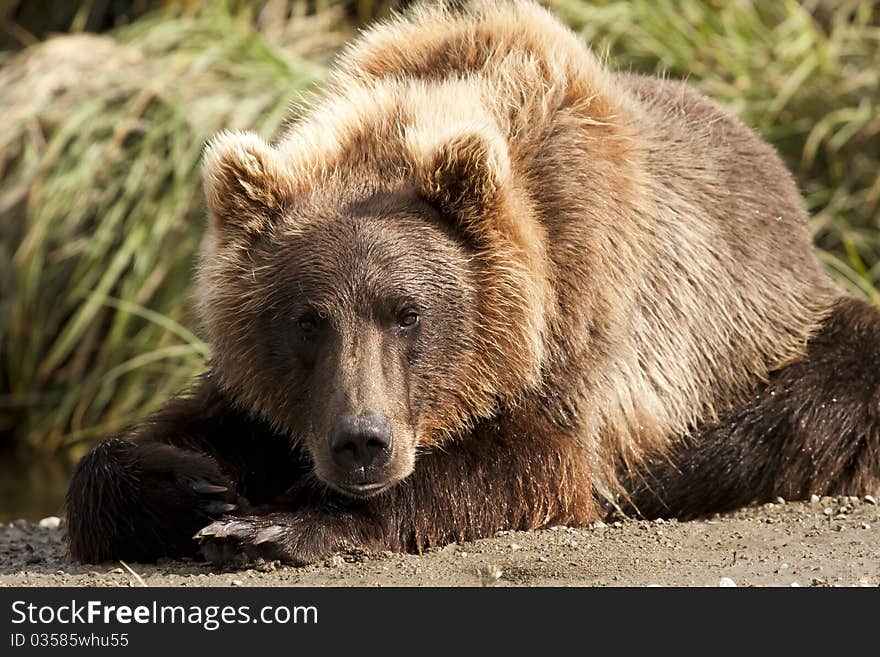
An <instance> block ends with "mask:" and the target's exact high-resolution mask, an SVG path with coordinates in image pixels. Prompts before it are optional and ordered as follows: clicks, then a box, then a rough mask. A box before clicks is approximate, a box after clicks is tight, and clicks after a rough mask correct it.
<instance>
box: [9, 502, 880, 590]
mask: <svg viewBox="0 0 880 657" xmlns="http://www.w3.org/2000/svg"><path fill="white" fill-rule="evenodd" d="M869 498H870V499H869ZM873 500H874V498H873V497H871V496H866V497H858V498H857V497H845V496H841V497H834V498H832V497H823V498H820V499H819V500H818V501H812V500H811V502H794V501H791V500H788V501H786V502H785V503H784V504H782V503H781V502H779V501H777V502H775V503H771V504H763V505H759V506H754V507H750V508H748V509H741V510H739V511H736V512H733V513H730V514H724V515H720V516H714V517H711V518H706V519H703V520H697V521H692V522H678V521H676V520H662V521H653V522H652V521H644V520H623V521H620V520H617V521H615V522H613V523H611V524H606V523H598V522H597V523H593V524H592V525H591V526H590V527H584V528H570V527H555V528H553V529H552V530H545V531H536V532H510V531H505V532H499V535H498V536H496V537H494V538H489V539H484V540H481V541H473V542H468V543H463V544H453V545H450V546H447V547H445V548H442V549H438V550H431V551H428V552H426V553H425V554H423V555H404V554H393V553H390V552H383V553H381V554H373V555H371V554H367V553H365V552H364V551H363V550H351V551H348V552H344V553H341V554H339V555H334V556H332V557H330V558H328V559H326V560H325V561H323V562H321V563H317V564H313V565H310V566H306V567H301V568H297V567H291V566H284V565H280V564H277V563H273V562H270V563H260V564H256V565H254V566H253V567H251V568H249V569H244V570H235V571H224V570H221V569H217V568H215V567H213V566H211V565H210V564H205V563H202V562H199V561H193V560H183V561H171V560H163V561H162V562H160V563H158V564H128V567H130V568H131V570H128V569H127V568H126V567H124V566H123V564H121V563H120V562H111V563H105V564H98V565H82V564H75V563H72V562H71V561H69V559H68V558H67V557H66V555H65V547H64V540H63V537H64V521H63V520H62V519H58V518H54V519H53V518H45V519H43V520H42V521H38V522H28V521H24V520H17V521H15V522H13V523H11V524H2V525H0V586H141V585H144V584H145V585H147V586H496V587H497V586H584V585H586V586H650V585H659V586H738V587H743V586H785V587H789V586H872V587H876V586H880V558H878V545H880V507H878V506H877V504H876V501H873ZM817 502H818V503H817ZM843 508H846V509H847V513H845V514H844V513H841V510H842V509H843ZM829 509H830V510H831V513H826V511H827V510H829ZM56 521H57V522H56ZM142 582H143V584H142Z"/></svg>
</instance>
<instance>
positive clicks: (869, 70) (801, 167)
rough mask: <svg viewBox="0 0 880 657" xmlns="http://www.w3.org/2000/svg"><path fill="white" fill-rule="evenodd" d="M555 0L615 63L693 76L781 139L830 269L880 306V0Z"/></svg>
mask: <svg viewBox="0 0 880 657" xmlns="http://www.w3.org/2000/svg"><path fill="white" fill-rule="evenodd" d="M545 4H547V5H548V6H550V8H551V9H553V10H554V11H556V13H557V14H558V15H559V16H560V17H562V18H563V19H564V20H566V21H567V22H568V23H569V24H570V25H571V26H572V27H573V28H574V29H575V30H576V31H578V32H579V33H580V34H581V35H582V36H583V38H584V39H585V40H586V41H587V42H588V43H589V44H591V45H592V47H593V48H594V49H596V50H598V51H599V52H604V53H606V54H607V57H608V59H609V60H610V63H611V65H612V66H613V67H614V68H617V69H624V70H628V69H632V70H635V71H641V72H644V73H654V74H657V73H659V74H664V75H668V76H670V77H674V78H683V79H687V80H688V81H689V82H690V83H692V84H694V85H696V86H697V87H699V88H701V89H702V90H703V91H704V92H705V93H706V94H707V95H709V96H710V97H712V98H714V99H716V100H718V101H720V102H721V103H723V104H725V105H726V106H727V107H729V108H730V109H732V110H733V111H734V112H735V113H736V114H737V115H739V116H740V117H741V118H742V119H743V120H744V121H745V122H746V123H747V124H748V125H750V126H751V127H753V128H755V129H756V130H758V131H759V132H760V133H761V134H762V135H763V136H764V137H765V138H766V139H767V140H769V141H770V142H771V143H773V144H774V145H775V146H776V147H777V148H778V149H779V151H780V152H781V153H782V155H783V157H784V158H785V159H786V161H787V164H788V165H789V167H790V168H791V170H792V171H793V172H794V173H795V175H796V176H797V178H798V182H799V184H800V186H801V190H802V191H803V193H804V195H805V198H806V201H807V205H808V207H809V209H810V211H811V213H812V217H813V218H812V221H811V229H812V231H813V234H814V237H815V240H816V243H817V246H818V247H819V248H820V257H821V258H822V260H823V262H824V263H825V265H826V267H827V268H828V269H829V271H830V273H831V274H832V275H833V276H834V277H835V278H836V279H837V280H838V281H839V282H840V283H841V284H842V285H843V286H844V287H846V288H847V289H848V290H849V291H850V292H852V293H853V294H856V295H858V296H861V297H864V298H866V299H869V300H871V301H873V302H874V303H876V304H878V305H880V293H878V291H877V288H878V285H880V0H813V1H809V0H808V1H805V2H795V1H794V0H781V1H780V2H770V1H767V2H752V1H751V0H732V1H730V2H720V1H714V0H674V1H673V0H626V1H619V0H618V1H614V0H598V1H595V2H579V1H578V0H548V1H547V2H545ZM768 193H773V190H768ZM779 257H780V258H784V257H785V254H784V253H780V254H779Z"/></svg>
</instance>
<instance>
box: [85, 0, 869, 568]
mask: <svg viewBox="0 0 880 657" xmlns="http://www.w3.org/2000/svg"><path fill="white" fill-rule="evenodd" d="M204 184H205V190H206V195H207V199H208V204H209V210H210V219H211V221H210V229H209V231H208V234H207V237H206V240H205V243H204V248H203V252H202V256H201V263H200V269H199V275H198V294H197V298H198V302H199V306H200V309H201V313H202V318H203V322H204V327H205V330H206V332H207V334H208V336H209V338H210V341H211V344H212V347H213V353H214V359H213V361H212V365H211V368H210V371H209V373H207V374H206V375H204V376H203V377H202V378H201V379H200V380H199V381H198V382H197V383H196V384H195V385H194V387H193V388H192V389H191V390H190V391H189V392H187V393H186V394H185V395H183V396H181V397H180V398H178V399H175V400H173V401H171V402H170V403H169V404H168V405H167V406H166V407H165V408H164V409H162V410H161V411H160V412H158V413H157V414H156V415H155V416H154V417H152V418H150V419H149V420H148V421H146V422H145V423H144V424H143V425H142V426H140V427H138V428H136V429H134V430H133V431H131V432H130V433H129V434H128V435H125V436H123V437H120V438H114V439H111V440H108V441H105V442H103V443H101V444H100V445H98V446H97V447H96V448H95V449H94V450H93V451H92V452H91V453H90V454H88V455H87V456H86V457H85V458H84V459H83V460H82V462H81V463H80V465H79V467H78V469H77V470H76V472H75V474H74V476H73V478H72V482H71V486H70V491H69V494H68V517H69V544H70V551H71V554H72V555H73V557H75V558H76V559H79V560H84V561H100V560H104V559H111V558H124V559H136V560H152V559H155V558H157V557H160V556H163V555H171V556H175V555H191V554H195V553H196V552H197V551H198V550H201V552H202V554H203V555H204V556H205V557H207V558H208V559H211V560H214V561H218V562H225V561H233V562H234V561H237V560H253V559H259V558H265V559H281V560H284V561H288V562H307V561H311V560H314V559H318V558H321V557H323V556H325V555H328V554H330V553H333V552H334V551H338V550H340V549H345V548H348V547H353V546H361V547H365V548H368V549H372V550H410V551H419V550H422V549H423V548H426V547H429V546H437V545H442V544H444V543H447V542H450V541H460V540H469V539H475V538H480V537H485V536H491V535H493V534H494V533H495V532H497V531H499V530H503V529H517V530H519V529H534V528H540V527H549V526H552V525H560V524H567V525H584V524H586V523H590V522H592V521H595V520H597V519H600V518H602V517H604V516H606V515H607V514H608V513H610V512H624V513H631V514H640V515H643V516H646V517H650V516H658V515H663V516H677V517H680V518H686V517H692V516H696V515H700V514H707V513H711V512H716V511H722V510H725V509H731V508H733V507H736V506H739V505H744V504H748V503H750V502H756V501H762V500H769V499H773V498H774V497H776V496H780V495H781V496H783V497H785V498H791V499H794V498H803V497H804V496H808V495H810V494H811V493H816V494H820V495H821V494H835V493H862V492H868V491H869V490H873V489H875V488H876V487H877V485H878V481H880V316H878V313H877V312H876V311H875V310H874V309H872V308H871V307H870V306H868V305H867V304H865V303H863V302H861V301H858V300H856V299H853V298H849V297H847V296H846V295H845V294H844V293H843V292H842V291H841V290H840V289H838V288H837V287H836V286H835V285H834V284H833V283H832V282H831V281H830V280H829V278H828V277H827V276H826V275H825V274H824V273H823V272H822V270H821V269H820V267H819V266H818V265H817V263H816V260H815V258H814V256H813V254H812V252H811V245H810V236H809V234H808V231H807V227H806V215H805V211H804V206H803V203H802V200H801V198H800V197H799V195H798V191H797V189H796V187H795V184H794V183H793V181H792V178H791V176H790V175H789V174H788V172H787V171H786V169H785V168H784V166H783V164H782V163H781V162H780V159H779V157H778V156H777V154H776V153H775V152H774V150H773V149H772V148H771V147H770V146H768V145H767V144H765V143H764V142H763V141H761V139H759V138H758V137H757V136H756V135H755V134H754V133H753V132H751V131H750V130H749V129H748V128H746V127H745V126H744V125H743V124H742V123H740V122H739V121H738V120H737V119H735V118H734V117H732V116H731V115H730V114H729V113H728V112H726V111H725V110H724V109H722V108H721V107H719V106H718V105H716V104H715V103H713V102H711V101H710V100H707V99H706V98H704V97H703V96H701V95H700V94H698V93H696V92H695V91H693V90H692V89H690V88H689V87H687V86H685V85H684V84H681V83H678V82H674V81H670V80H661V79H654V78H649V77H640V76H637V75H629V74H618V73H613V72H610V71H608V70H606V68H604V67H603V66H602V64H601V63H600V62H599V61H598V60H597V59H596V58H595V57H593V56H592V55H591V54H590V53H589V52H588V51H587V50H586V49H585V48H584V46H583V45H582V44H581V43H580V42H579V41H578V40H577V38H576V37H575V36H574V35H573V34H572V33H571V32H570V31H568V30H567V29H566V28H565V27H563V26H562V25H561V24H560V23H558V22H557V21H556V20H555V19H554V18H553V17H552V16H551V15H550V14H548V13H547V12H545V11H544V10H543V9H541V8H539V7H538V6H536V5H534V4H531V3H529V2H504V3H500V2H482V3H475V4H471V5H469V6H467V7H465V8H462V7H456V8H449V7H444V6H440V5H434V6H429V5H424V6H420V7H417V8H415V9H414V10H412V11H410V12H409V13H407V15H405V16H403V17H398V18H395V19H394V20H392V21H390V22H388V23H385V24H381V25H379V26H377V27H375V28H374V29H372V30H371V31H368V32H367V33H365V34H364V35H363V36H362V37H361V38H360V39H359V40H358V41H357V42H355V43H354V45H352V46H351V47H350V48H349V49H348V50H347V51H346V53H345V54H344V56H343V57H342V58H341V61H340V62H339V64H338V66H337V68H336V70H335V72H334V74H333V76H332V78H331V80H330V81H329V83H328V84H327V87H326V90H325V93H324V95H323V99H322V100H320V101H319V102H318V103H317V105H316V106H315V107H314V108H313V109H312V110H311V111H310V112H309V113H308V114H307V115H306V117H305V118H304V119H303V120H301V121H300V122H298V123H297V124H296V125H294V126H293V127H292V128H291V129H290V130H289V132H288V133H287V134H286V136H285V137H284V138H283V139H281V140H280V141H279V142H278V143H277V144H276V145H274V146H271V145H269V144H267V143H265V142H264V141H262V140H261V139H260V138H258V137H257V136H255V135H252V134H243V133H235V134H233V133H226V134H222V135H219V136H218V137H217V138H215V139H214V140H213V141H212V142H211V143H210V144H209V145H208V147H207V151H206V155H205V164H204ZM194 539H195V540H194Z"/></svg>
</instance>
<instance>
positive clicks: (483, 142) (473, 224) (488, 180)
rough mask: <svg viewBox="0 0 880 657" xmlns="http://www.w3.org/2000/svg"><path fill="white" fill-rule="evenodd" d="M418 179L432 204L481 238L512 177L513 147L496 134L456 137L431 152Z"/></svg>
mask: <svg viewBox="0 0 880 657" xmlns="http://www.w3.org/2000/svg"><path fill="white" fill-rule="evenodd" d="M416 175H417V179H418V181H417V182H418V186H419V190H420V192H421V194H422V196H423V197H424V198H425V199H426V200H428V201H429V202H430V203H434V204H435V205H437V206H438V207H439V208H440V209H441V210H442V211H443V212H444V213H445V214H447V215H449V216H450V217H453V218H454V219H455V220H456V221H457V222H458V224H459V226H460V227H461V228H462V229H464V230H465V232H467V233H469V234H471V235H472V236H475V237H480V236H481V235H483V234H484V232H485V230H486V229H487V227H489V226H491V225H492V223H493V222H492V219H493V218H494V217H495V215H496V214H497V212H498V210H499V206H500V205H501V204H502V201H503V198H502V197H503V193H504V188H505V187H506V185H507V183H508V180H509V178H510V159H509V156H508V153H507V144H506V143H505V142H504V141H503V140H502V139H501V137H500V136H499V135H495V134H492V133H491V132H484V131H480V130H465V131H457V132H454V133H452V134H451V135H450V136H449V137H447V138H446V139H442V140H440V141H439V142H437V143H436V145H435V146H433V147H432V148H431V149H430V150H429V151H428V153H427V155H426V156H424V157H423V158H422V162H421V166H420V167H419V169H418V170H417V172H416Z"/></svg>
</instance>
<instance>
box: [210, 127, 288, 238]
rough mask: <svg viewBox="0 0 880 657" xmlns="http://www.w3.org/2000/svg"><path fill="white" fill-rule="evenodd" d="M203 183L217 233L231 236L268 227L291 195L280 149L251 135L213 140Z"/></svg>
mask: <svg viewBox="0 0 880 657" xmlns="http://www.w3.org/2000/svg"><path fill="white" fill-rule="evenodd" d="M202 180H203V184H204V187H205V195H206V196H207V200H208V207H209V209H210V212H211V217H212V221H213V222H214V229H215V230H216V231H217V232H218V233H219V234H221V235H224V236H227V237H229V236H231V235H233V234H235V233H238V234H241V233H245V234H248V233H250V234H254V233H257V232H259V231H261V230H263V229H265V228H266V226H267V225H268V224H270V223H271V222H272V221H274V220H275V219H276V218H277V216H278V215H279V214H280V213H281V212H282V211H283V209H284V206H285V204H286V203H287V202H288V201H289V200H290V198H291V197H292V196H293V186H292V180H291V177H290V174H289V172H288V171H286V169H285V167H284V163H283V162H282V161H281V158H280V156H279V154H278V151H276V150H275V149H274V148H272V147H271V146H270V145H269V144H267V143H266V142H265V141H263V140H262V139H261V138H260V137H259V136H257V135H255V134H253V133H250V132H222V133H220V134H219V135H217V136H216V137H214V138H213V139H211V141H209V142H208V145H207V146H206V147H205V159H204V168H203V170H202Z"/></svg>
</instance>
